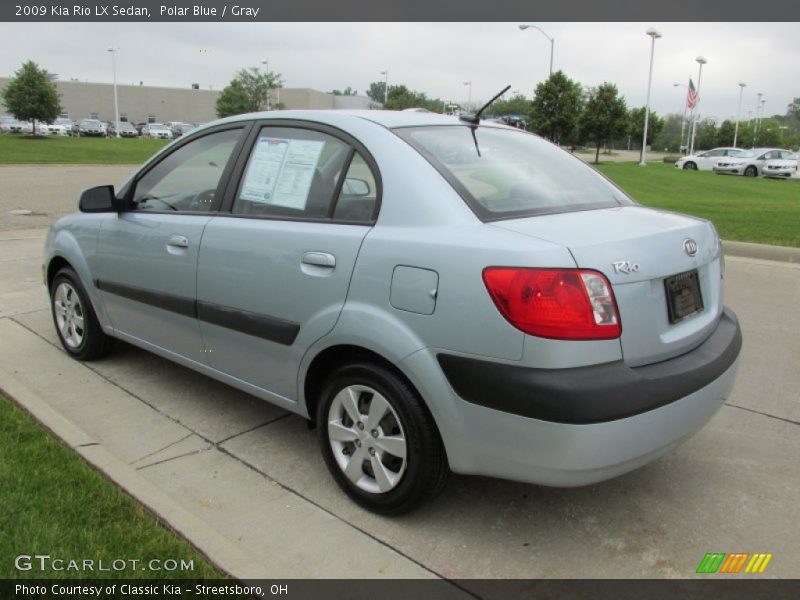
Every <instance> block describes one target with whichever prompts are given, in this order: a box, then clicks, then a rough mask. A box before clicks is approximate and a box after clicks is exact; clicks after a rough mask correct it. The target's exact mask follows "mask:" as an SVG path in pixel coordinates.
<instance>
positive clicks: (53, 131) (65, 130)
mask: <svg viewBox="0 0 800 600" xmlns="http://www.w3.org/2000/svg"><path fill="white" fill-rule="evenodd" d="M42 132H43V133H47V134H49V135H63V136H69V135H72V120H71V119H65V118H62V117H59V118H58V119H56V120H55V121H53V122H52V123H49V124H43V125H42Z"/></svg>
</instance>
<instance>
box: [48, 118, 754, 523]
mask: <svg viewBox="0 0 800 600" xmlns="http://www.w3.org/2000/svg"><path fill="white" fill-rule="evenodd" d="M80 209H81V212H80V213H77V214H73V215H70V216H67V217H65V218H62V219H60V220H59V221H57V222H56V223H55V224H54V226H53V227H52V228H51V230H50V232H49V234H48V236H47V242H46V250H45V261H44V272H45V276H46V283H47V288H48V290H49V294H50V301H51V306H52V313H53V319H54V323H55V328H56V331H57V332H58V336H59V338H60V340H61V343H62V345H63V347H64V349H65V350H66V351H67V352H68V353H69V354H70V355H72V356H74V357H75V358H78V359H81V360H91V359H97V358H100V357H102V356H104V355H105V354H107V353H108V352H109V351H110V350H111V348H112V345H113V344H112V342H113V340H114V339H115V338H116V339H121V340H125V341H127V342H129V343H131V344H134V345H137V346H140V347H142V348H144V349H146V350H148V351H151V352H153V353H155V354H158V355H160V356H162V357H164V358H167V359H169V360H174V361H176V362H178V363H180V364H182V365H185V366H187V367H190V368H192V369H195V370H197V371H198V372H200V373H204V374H206V375H208V376H210V377H213V378H216V379H218V380H220V381H223V382H226V383H228V384H230V385H232V386H234V387H237V388H238V389H240V390H243V391H245V392H247V393H249V394H253V395H254V396H257V397H259V398H261V399H263V400H266V401H268V402H271V403H273V404H275V405H277V406H279V407H281V408H284V409H286V410H288V411H291V412H293V413H296V414H298V415H300V416H302V417H304V418H307V419H309V420H310V421H311V422H312V423H313V424H315V425H316V428H317V431H318V437H319V443H320V448H321V451H322V455H323V458H324V460H325V462H326V464H327V466H328V468H329V469H330V472H331V473H332V476H333V478H334V480H335V481H336V482H337V483H338V484H339V485H340V486H341V488H342V489H343V490H344V491H345V492H346V493H347V494H349V495H350V497H351V498H353V499H354V500H355V501H357V502H359V503H361V504H362V505H364V506H366V507H368V508H370V509H372V510H375V511H378V512H382V513H390V514H392V513H399V512H403V511H407V510H409V509H411V508H413V507H414V506H416V505H418V504H419V503H420V502H422V501H424V500H425V499H427V498H429V497H431V496H432V495H433V494H434V493H435V492H436V491H437V490H439V489H440V488H441V486H442V485H443V483H444V481H445V477H446V475H447V473H448V472H449V471H451V470H452V471H455V472H457V473H465V474H479V475H489V476H495V477H503V478H508V479H514V480H518V481H524V482H531V483H537V484H543V485H552V486H575V485H584V484H590V483H594V482H597V481H602V480H604V479H608V478H611V477H616V476H618V475H621V474H623V473H626V472H628V471H631V470H633V469H636V468H638V467H640V466H642V465H644V464H647V463H649V462H650V461H652V460H654V459H655V458H657V457H658V456H660V455H662V454H664V453H665V452H667V451H669V450H670V449H672V448H674V447H676V446H677V445H678V444H680V443H681V442H682V441H684V440H686V439H687V438H688V437H690V436H691V435H692V434H694V433H695V432H696V431H697V430H699V429H700V428H701V427H702V426H703V425H704V424H705V423H706V422H707V421H708V420H709V419H710V418H711V417H712V416H713V415H714V413H715V412H716V411H717V410H718V409H719V408H720V406H722V404H723V402H724V401H725V399H726V398H727V397H728V395H729V394H730V392H731V388H732V386H733V382H734V377H735V374H736V370H737V364H738V363H737V360H738V355H739V350H740V346H741V335H740V331H739V325H738V322H737V320H736V317H735V315H734V314H733V312H732V311H730V309H727V308H725V307H724V304H723V293H722V282H723V268H724V263H723V257H722V248H721V244H720V240H719V237H718V236H717V233H716V231H715V229H714V226H713V225H712V224H711V223H710V222H708V221H705V220H703V219H698V218H695V217H689V216H683V215H679V214H676V213H669V212H664V211H661V210H654V209H650V208H646V207H643V206H640V205H639V204H637V203H636V202H635V201H634V200H632V199H631V198H630V197H628V196H627V195H626V194H625V193H624V192H623V191H622V190H621V189H619V188H617V187H616V186H614V185H613V184H612V183H611V182H610V181H608V180H607V179H605V178H604V177H603V176H602V175H600V174H599V173H597V172H596V171H595V170H593V169H592V168H591V167H589V166H587V165H586V164H584V163H583V162H582V161H581V160H579V159H577V158H574V157H573V156H571V155H570V154H569V153H568V152H565V151H563V150H561V149H559V148H558V147H557V146H554V145H553V144H551V143H549V142H547V141H545V140H543V139H541V138H539V137H538V136H536V135H533V134H530V133H526V132H524V131H521V130H519V129H515V128H511V127H506V126H504V125H492V124H479V123H478V122H477V119H476V120H474V121H473V120H470V119H469V117H467V118H462V119H459V118H457V117H443V116H440V115H436V114H432V113H413V112H405V113H402V112H382V111H364V112H352V113H349V112H348V113H342V112H333V111H319V112H315V111H281V112H280V113H274V112H269V113H259V114H251V115H240V116H236V117H232V118H228V119H225V120H222V121H217V122H215V123H211V124H209V125H208V126H206V127H203V128H201V129H198V130H195V131H193V132H191V133H190V134H188V135H186V136H184V137H182V138H180V139H179V140H177V141H175V142H174V143H173V144H171V145H169V146H167V147H166V148H164V149H163V150H162V151H161V152H159V153H158V154H156V155H155V156H154V157H153V158H151V159H150V160H149V161H147V163H145V164H144V166H143V167H142V168H141V169H139V171H138V172H137V173H136V174H135V175H133V177H132V178H131V179H130V180H128V181H127V182H126V183H124V184H123V185H122V186H121V187H120V188H119V189H118V190H116V191H115V190H114V189H113V187H111V186H101V187H97V188H93V189H90V190H87V191H85V192H84V193H83V194H82V196H81V198H80ZM298 443H299V442H298ZM653 476H657V473H656V472H654V473H653ZM677 485H678V486H679V485H680V483H678V484H677Z"/></svg>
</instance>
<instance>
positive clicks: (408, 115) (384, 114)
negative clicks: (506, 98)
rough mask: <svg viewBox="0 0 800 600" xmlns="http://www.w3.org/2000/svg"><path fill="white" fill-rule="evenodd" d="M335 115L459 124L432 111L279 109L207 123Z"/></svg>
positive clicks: (407, 123)
mask: <svg viewBox="0 0 800 600" xmlns="http://www.w3.org/2000/svg"><path fill="white" fill-rule="evenodd" d="M332 115H336V116H338V117H339V118H341V117H345V118H352V119H364V120H367V121H372V122H373V123H377V124H378V125H382V126H384V127H388V128H393V127H420V126H425V125H460V124H463V121H460V120H459V118H458V117H455V116H451V115H440V114H438V113H433V112H427V113H424V112H411V111H409V112H404V111H395V110H280V111H275V110H273V111H264V112H257V113H247V114H243V115H236V116H234V117H228V118H227V119H222V120H221V121H214V122H213V123H208V125H213V124H217V123H222V122H236V121H250V120H253V119H299V120H304V121H305V120H307V121H313V120H316V119H317V118H322V119H324V118H325V117H329V116H332Z"/></svg>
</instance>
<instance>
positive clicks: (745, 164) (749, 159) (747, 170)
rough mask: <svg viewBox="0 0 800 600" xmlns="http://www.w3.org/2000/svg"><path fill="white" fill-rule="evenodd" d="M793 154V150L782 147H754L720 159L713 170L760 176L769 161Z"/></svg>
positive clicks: (731, 173)
mask: <svg viewBox="0 0 800 600" xmlns="http://www.w3.org/2000/svg"><path fill="white" fill-rule="evenodd" d="M791 155H792V151H791V150H782V149H781V148H753V149H752V150H747V151H746V152H743V153H742V154H739V155H738V156H734V157H732V158H722V159H720V160H718V161H717V163H716V164H715V165H714V169H713V170H714V173H717V174H719V175H744V176H745V177H758V176H759V175H762V174H763V170H764V165H765V164H766V163H767V161H769V160H775V159H783V158H789V157H790V156H791Z"/></svg>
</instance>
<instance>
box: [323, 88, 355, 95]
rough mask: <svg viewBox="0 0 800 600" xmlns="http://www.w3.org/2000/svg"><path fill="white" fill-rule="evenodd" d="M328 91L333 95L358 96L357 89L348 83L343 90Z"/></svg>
mask: <svg viewBox="0 0 800 600" xmlns="http://www.w3.org/2000/svg"><path fill="white" fill-rule="evenodd" d="M329 93H330V94H333V95H334V96H358V90H354V89H353V88H351V87H350V86H349V85H348V86H347V87H346V88H344V90H331V91H330V92H329Z"/></svg>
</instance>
